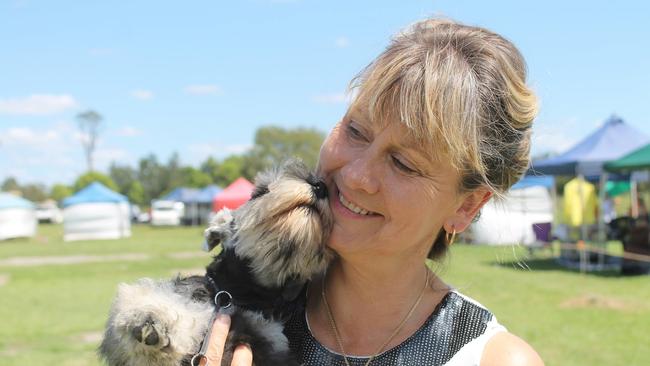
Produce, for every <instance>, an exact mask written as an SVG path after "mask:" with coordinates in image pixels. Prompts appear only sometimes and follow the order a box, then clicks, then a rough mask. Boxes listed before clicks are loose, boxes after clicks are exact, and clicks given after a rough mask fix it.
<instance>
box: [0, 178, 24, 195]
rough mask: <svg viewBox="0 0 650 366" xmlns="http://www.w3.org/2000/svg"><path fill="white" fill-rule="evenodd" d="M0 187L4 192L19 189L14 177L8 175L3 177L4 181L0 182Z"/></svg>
mask: <svg viewBox="0 0 650 366" xmlns="http://www.w3.org/2000/svg"><path fill="white" fill-rule="evenodd" d="M0 188H1V189H2V190H3V191H5V192H11V191H20V184H18V181H17V180H16V178H14V177H9V178H7V179H5V180H4V182H2V186H1V187H0Z"/></svg>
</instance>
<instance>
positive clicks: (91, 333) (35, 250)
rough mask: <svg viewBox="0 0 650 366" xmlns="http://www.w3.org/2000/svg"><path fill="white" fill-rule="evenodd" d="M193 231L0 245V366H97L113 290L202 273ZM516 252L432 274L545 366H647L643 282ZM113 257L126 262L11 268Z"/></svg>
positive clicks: (483, 252)
mask: <svg viewBox="0 0 650 366" xmlns="http://www.w3.org/2000/svg"><path fill="white" fill-rule="evenodd" d="M201 232H202V230H201V229H200V228H150V227H147V226H136V227H134V228H133V236H132V237H131V238H129V239H124V240H117V241H89V242H72V243H64V242H63V241H62V229H61V227H60V226H56V225H41V226H39V233H38V235H37V237H35V238H33V239H31V240H12V241H5V242H0V319H2V321H0V364H2V365H3V366H10V365H25V364H37V365H63V366H65V365H75V366H77V365H79V366H81V365H99V362H98V361H97V359H96V356H95V353H94V350H95V348H96V347H97V344H98V342H99V338H98V337H99V335H100V332H101V330H102V328H103V323H104V321H105V319H106V316H107V312H108V308H109V305H110V301H111V298H112V297H113V295H114V293H115V289H116V285H117V283H119V282H121V281H132V280H134V279H136V278H139V277H144V276H149V277H158V278H160V277H163V278H168V277H170V276H172V275H173V274H174V273H177V272H179V271H193V270H194V271H195V270H197V269H200V268H202V267H204V266H205V265H206V264H207V263H208V262H209V261H210V255H209V254H207V253H202V252H201V251H200V250H199V247H200V243H201V241H202V236H201ZM174 253H175V254H174ZM525 253H526V252H525V250H522V249H521V248H514V249H513V248H510V247H508V248H505V247H487V246H467V245H455V246H454V247H453V249H452V252H451V255H450V256H449V258H448V259H447V260H446V261H445V263H443V264H442V265H441V266H440V267H439V268H438V271H439V272H440V273H441V275H442V277H443V278H445V279H446V280H447V281H448V282H449V283H451V284H453V285H454V286H455V287H457V288H459V289H460V290H461V291H463V292H464V293H466V294H468V295H470V296H472V297H474V298H475V299H477V300H479V301H480V302H482V303H483V304H484V305H486V306H487V307H488V308H490V309H491V310H492V311H493V312H494V313H495V314H496V315H497V317H498V318H499V320H500V321H501V323H503V324H504V325H506V326H507V327H508V328H509V329H510V331H512V332H514V333H516V334H518V335H519V336H521V337H522V338H524V339H526V340H527V341H528V342H529V343H531V344H532V345H533V346H534V347H535V348H536V349H537V350H538V351H539V353H540V354H541V355H542V357H543V358H544V360H545V361H546V364H547V365H650V350H649V348H648V345H649V340H650V276H641V277H620V276H618V275H616V274H615V273H603V274H588V275H584V274H580V273H577V272H573V271H568V270H564V269H562V268H561V267H558V266H556V265H555V264H554V262H553V260H552V259H550V258H549V254H550V253H541V254H539V255H538V256H536V257H534V258H525ZM123 254H130V255H131V257H127V259H129V258H130V259H131V260H124V259H119V258H114V259H112V260H109V261H103V262H96V263H78V264H41V265H31V266H17V265H16V264H15V263H24V262H26V259H25V258H27V257H51V256H78V255H87V256H94V257H91V259H93V258H97V257H98V256H99V257H101V256H109V255H112V256H115V255H123ZM16 257H24V258H23V259H22V260H18V261H17V260H15V258H16ZM9 258H14V261H12V262H11V263H13V264H8V263H7V260H8V259H9ZM3 263H4V264H3Z"/></svg>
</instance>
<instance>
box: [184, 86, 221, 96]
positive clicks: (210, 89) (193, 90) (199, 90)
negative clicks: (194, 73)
mask: <svg viewBox="0 0 650 366" xmlns="http://www.w3.org/2000/svg"><path fill="white" fill-rule="evenodd" d="M183 90H184V91H185V93H187V94H191V95H222V94H223V90H221V88H220V87H219V86H217V85H214V84H195V85H188V86H186V87H185V88H184V89H183Z"/></svg>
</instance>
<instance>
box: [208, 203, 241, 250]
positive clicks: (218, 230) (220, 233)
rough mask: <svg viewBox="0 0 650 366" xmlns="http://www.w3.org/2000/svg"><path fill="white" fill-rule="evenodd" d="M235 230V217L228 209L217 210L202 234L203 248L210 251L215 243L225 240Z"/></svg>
mask: <svg viewBox="0 0 650 366" xmlns="http://www.w3.org/2000/svg"><path fill="white" fill-rule="evenodd" d="M234 232H235V218H234V217H233V216H232V212H230V210H229V209H227V208H224V209H222V210H221V211H219V212H217V214H216V215H214V217H213V218H212V220H211V222H210V226H209V227H208V228H207V229H206V230H205V232H204V233H203V236H204V237H205V242H204V243H203V250H205V251H206V252H209V251H211V250H212V249H214V247H216V246H217V245H219V244H221V243H223V242H226V241H227V240H228V239H230V237H231V236H232V234H233V233H234Z"/></svg>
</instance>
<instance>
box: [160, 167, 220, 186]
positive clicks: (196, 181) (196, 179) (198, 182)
mask: <svg viewBox="0 0 650 366" xmlns="http://www.w3.org/2000/svg"><path fill="white" fill-rule="evenodd" d="M181 175H182V177H183V181H182V183H181V184H180V185H179V186H184V187H192V188H203V187H205V186H207V185H209V184H212V178H210V176H209V175H208V174H206V173H204V172H202V171H200V170H199V169H196V168H194V167H191V166H186V167H183V168H182V169H181ZM170 188H173V187H170Z"/></svg>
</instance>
